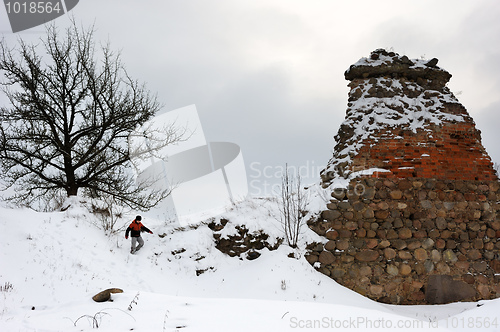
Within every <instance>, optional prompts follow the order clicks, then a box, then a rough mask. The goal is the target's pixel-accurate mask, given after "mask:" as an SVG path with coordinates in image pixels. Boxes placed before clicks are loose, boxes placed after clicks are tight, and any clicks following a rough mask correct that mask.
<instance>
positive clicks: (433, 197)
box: [307, 178, 500, 304]
mask: <svg viewBox="0 0 500 332" xmlns="http://www.w3.org/2000/svg"><path fill="white" fill-rule="evenodd" d="M332 196H334V197H332V198H333V199H332V201H331V202H330V203H329V204H328V206H327V207H328V209H327V210H325V211H323V212H322V214H321V217H320V218H319V219H318V220H316V221H315V222H312V223H310V224H309V227H311V229H313V230H314V231H315V232H316V233H318V234H319V235H322V236H325V237H326V239H327V242H326V244H324V245H323V244H313V245H311V246H309V254H308V255H307V260H308V261H309V263H311V264H312V265H314V266H315V267H316V268H317V269H318V271H320V272H322V273H324V274H325V275H327V276H329V277H331V278H333V279H334V280H336V281H337V282H338V283H339V284H341V285H343V286H345V287H347V288H350V289H352V290H354V291H356V292H358V293H360V294H362V295H365V296H368V297H369V298H371V299H374V300H377V301H380V302H385V303H392V304H427V303H448V302H454V301H462V300H468V301H474V300H479V299H493V298H497V297H499V296H500V285H499V281H500V257H499V249H500V219H499V218H498V217H497V215H500V204H499V203H497V202H499V201H500V185H499V183H498V182H496V181H453V180H436V179H424V178H410V179H403V180H402V179H397V178H388V179H377V178H365V179H358V180H354V181H352V182H351V184H350V187H349V189H348V190H346V191H344V190H335V191H334V192H333V194H332ZM431 276H447V277H446V278H444V279H443V278H440V279H434V280H432V277H431ZM450 284H451V285H452V286H450ZM446 287H452V289H453V291H451V292H445V294H441V293H440V292H441V290H442V289H443V288H446Z"/></svg>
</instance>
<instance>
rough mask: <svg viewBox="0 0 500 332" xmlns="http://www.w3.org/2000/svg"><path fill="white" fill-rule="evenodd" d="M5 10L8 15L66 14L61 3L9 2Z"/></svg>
mask: <svg viewBox="0 0 500 332" xmlns="http://www.w3.org/2000/svg"><path fill="white" fill-rule="evenodd" d="M5 8H6V9H7V14H52V13H57V14H59V12H60V11H63V12H64V9H63V8H61V2H60V1H57V2H55V3H53V2H50V1H49V2H44V1H32V2H17V1H16V2H13V1H8V2H6V3H5Z"/></svg>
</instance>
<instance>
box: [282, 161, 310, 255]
mask: <svg viewBox="0 0 500 332" xmlns="http://www.w3.org/2000/svg"><path fill="white" fill-rule="evenodd" d="M306 204H307V199H306V193H305V192H304V189H303V188H302V186H301V178H300V174H296V175H295V176H292V175H290V172H289V170H288V165H286V166H285V173H284V174H283V175H282V178H281V192H280V196H279V202H278V205H279V210H280V216H281V225H282V226H283V230H284V232H285V239H286V241H287V243H288V245H289V246H290V247H292V248H297V244H298V240H299V237H300V229H301V228H302V225H303V223H304V219H303V217H304V210H305V207H306Z"/></svg>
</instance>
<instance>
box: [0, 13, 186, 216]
mask: <svg viewBox="0 0 500 332" xmlns="http://www.w3.org/2000/svg"><path fill="white" fill-rule="evenodd" d="M0 72H2V73H3V75H4V79H3V80H2V81H1V82H0V89H1V91H2V92H3V93H4V94H5V95H6V96H7V98H8V100H9V101H10V103H9V105H8V106H3V107H1V108H0V120H1V123H2V124H1V128H0V167H1V171H2V176H3V178H4V181H5V182H6V185H7V188H12V187H13V188H15V189H16V194H15V195H13V196H11V197H10V199H11V200H13V201H14V202H16V203H22V204H26V205H29V206H33V205H35V204H37V203H39V202H40V201H41V200H42V199H47V197H52V195H53V196H54V197H56V196H57V195H58V194H59V195H60V193H61V192H64V193H65V194H66V196H73V195H77V194H78V193H79V192H81V191H83V193H84V194H85V195H88V196H91V197H100V196H101V195H112V196H113V197H114V198H115V199H116V200H117V201H118V202H120V203H122V204H125V205H127V206H130V207H132V208H135V209H142V210H145V209H148V208H150V207H152V206H154V205H155V204H156V203H157V202H158V201H159V200H161V199H163V198H164V197H166V196H167V195H168V194H169V193H170V192H169V190H149V189H148V188H149V187H150V185H151V182H153V181H154V180H155V179H151V182H148V183H136V181H135V174H134V172H133V171H132V167H131V166H132V165H131V160H130V156H131V151H130V150H129V147H128V144H127V138H128V136H129V135H130V133H131V132H133V131H134V130H135V129H137V128H138V127H139V126H141V125H143V124H144V123H146V122H147V121H148V120H150V119H152V118H153V117H154V115H155V113H156V112H157V111H158V110H159V109H160V108H161V107H160V104H159V103H158V101H157V97H156V96H155V95H152V94H151V93H150V92H149V91H148V90H147V89H146V87H145V85H144V84H141V83H139V82H138V81H136V80H134V79H132V78H131V77H130V76H129V75H128V73H127V72H126V70H125V68H124V66H123V64H122V62H121V60H120V55H119V54H117V53H114V52H113V51H112V50H111V48H110V46H109V43H108V44H104V45H102V46H100V47H96V43H95V41H94V28H93V27H92V28H90V29H84V28H78V27H77V24H76V23H75V22H74V21H73V24H72V26H71V27H69V28H68V29H66V30H65V31H64V33H61V32H60V31H58V29H57V28H56V27H55V26H54V25H50V26H48V27H47V28H46V36H45V37H44V38H42V39H41V44H40V45H34V44H28V43H26V42H25V41H23V40H22V39H19V45H18V47H17V48H12V49H11V48H9V47H8V45H7V44H6V42H5V40H2V41H0ZM183 133H184V131H182V130H177V129H176V128H174V126H170V127H168V128H166V132H164V133H163V136H162V139H161V140H155V139H154V138H153V137H151V139H150V141H151V142H153V143H152V144H153V146H148V147H142V148H135V150H134V151H133V154H134V155H135V156H137V155H140V154H146V153H153V152H154V151H158V150H159V149H161V148H162V147H164V146H165V145H168V144H172V143H175V142H178V141H180V140H182V135H183ZM144 135H145V136H148V135H151V136H152V135H154V133H147V132H145V133H144Z"/></svg>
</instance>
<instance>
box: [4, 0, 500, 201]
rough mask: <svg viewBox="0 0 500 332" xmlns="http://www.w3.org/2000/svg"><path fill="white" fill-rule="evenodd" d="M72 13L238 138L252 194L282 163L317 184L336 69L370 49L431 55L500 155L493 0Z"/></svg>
mask: <svg viewBox="0 0 500 332" xmlns="http://www.w3.org/2000/svg"><path fill="white" fill-rule="evenodd" d="M71 13H72V14H73V15H74V17H75V18H76V20H77V22H81V23H82V24H84V25H91V24H93V23H95V27H96V29H97V33H96V39H97V40H100V41H103V42H105V41H107V40H109V41H110V43H111V47H112V48H113V49H116V50H120V51H121V54H122V60H123V62H124V64H125V66H126V67H127V69H128V71H129V72H130V74H131V75H132V76H133V77H135V78H137V79H139V80H140V81H143V82H146V83H147V86H148V88H149V89H150V90H152V91H154V92H156V93H158V96H159V99H160V100H161V102H162V103H163V104H164V105H165V110H173V109H176V108H180V107H183V106H187V105H190V104H196V106H197V109H198V112H199V115H200V118H201V123H202V125H203V130H204V132H205V135H206V137H207V140H208V141H227V142H233V143H236V144H238V145H239V146H240V147H241V149H242V152H243V157H244V159H245V163H246V166H247V175H248V178H249V181H253V182H251V186H250V192H251V193H253V194H260V193H261V192H258V191H259V189H257V188H259V187H260V188H261V187H262V185H263V182H264V181H270V182H273V181H275V179H274V177H273V176H270V175H271V174H272V173H274V171H279V170H280V168H281V167H282V166H283V165H284V164H285V163H288V164H289V165H293V166H295V167H300V166H302V167H303V168H302V171H303V172H304V174H303V175H308V177H309V179H310V180H316V179H312V177H313V176H317V173H318V172H319V170H320V169H321V166H324V165H326V163H327V161H328V159H329V158H330V157H331V154H332V148H333V146H334V140H333V136H334V135H335V134H336V133H337V130H338V128H339V126H340V123H341V122H342V121H343V119H344V116H345V110H346V107H347V106H346V105H347V92H348V88H347V83H348V82H347V81H345V79H344V75H343V74H344V71H345V70H346V69H347V68H348V67H349V66H350V65H351V64H353V63H355V62H356V61H357V60H358V59H359V58H361V57H366V56H368V55H369V54H370V52H371V51H373V50H374V49H377V48H386V49H391V50H393V51H395V52H397V53H399V54H401V55H402V54H406V55H408V56H409V57H410V58H421V57H425V58H429V59H430V58H434V57H436V58H438V59H439V64H438V65H439V66H440V67H442V68H444V69H446V70H448V71H449V72H450V73H451V74H452V75H453V77H452V79H451V81H450V83H449V87H450V88H451V90H452V91H453V92H454V93H455V94H456V95H457V97H458V98H459V100H460V101H461V102H462V104H463V105H464V106H465V107H466V108H467V110H468V111H469V113H470V114H471V115H472V117H473V118H474V120H475V121H476V125H477V127H478V128H479V129H480V130H481V131H482V138H483V144H484V146H485V147H486V150H487V152H488V153H489V154H490V156H491V157H492V159H493V160H494V161H496V162H500V144H498V141H499V138H500V133H499V129H498V124H499V123H500V19H499V18H500V1H498V0H467V1H456V0H453V1H448V0H439V1H435V0H432V1H425V0H419V1H402V0H394V1H388V0H386V1H383V0H382V1H373V0H366V1H333V0H311V1H309V0H307V1H306V0H215V1H209V0H176V1H172V0H161V1H160V0H155V1H153V0H148V1H136V0H134V1H133V0H119V1H118V0H106V1H102V0H82V1H80V3H79V4H78V5H77V6H76V7H75V8H74V9H73V10H72V11H71ZM68 21H69V19H68V17H67V15H65V16H63V17H60V18H58V19H57V20H56V21H55V22H56V24H57V25H60V26H61V27H62V26H66V25H68ZM0 31H2V34H3V36H4V37H5V38H6V39H7V41H8V42H9V43H12V44H13V43H15V41H16V38H17V37H22V38H25V39H35V38H39V37H40V36H42V34H41V33H43V31H44V30H43V27H36V28H33V29H30V30H27V31H25V32H20V33H17V34H13V33H12V32H10V31H11V29H10V25H9V23H8V20H7V15H6V11H5V8H2V9H1V10H0ZM1 101H2V99H0V102H1ZM264 170H265V171H266V174H265V175H264V174H263V172H264ZM268 176H270V178H267V177H268ZM306 177H307V176H306Z"/></svg>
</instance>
